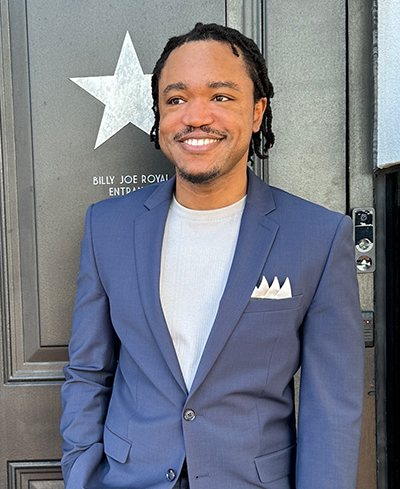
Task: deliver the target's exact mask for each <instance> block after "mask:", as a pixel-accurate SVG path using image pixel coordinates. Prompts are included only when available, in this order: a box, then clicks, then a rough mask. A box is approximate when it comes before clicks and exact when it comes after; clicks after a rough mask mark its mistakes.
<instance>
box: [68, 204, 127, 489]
mask: <svg viewBox="0 0 400 489" xmlns="http://www.w3.org/2000/svg"><path fill="white" fill-rule="evenodd" d="M92 208H93V206H91V207H90V208H89V209H88V211H87V214H86V224H85V234H84V237H83V240H82V245H81V258H80V268H79V276H78V280H77V284H78V291H77V295H76V301H75V308H74V314H73V326H72V336H71V340H70V344H69V365H68V366H66V367H65V368H64V374H65V378H66V381H65V383H64V384H63V386H62V389H61V402H62V408H63V414H62V418H61V427H60V428H61V434H62V437H63V458H62V469H63V475H64V480H65V482H66V487H69V486H68V479H69V476H70V471H71V468H72V466H73V464H74V463H75V462H76V461H77V460H78V459H79V457H81V456H82V455H83V454H84V456H83V458H85V459H86V461H87V463H88V464H89V466H88V470H89V469H91V468H92V469H93V470H94V469H95V468H96V465H98V463H99V462H100V460H101V457H102V455H103V452H102V450H101V447H100V446H99V444H100V445H101V444H102V442H103V429H104V421H105V417H106V413H107V409H108V404H109V400H110V396H111V389H112V383H113V378H114V372H115V368H116V363H117V352H118V349H119V343H118V339H117V337H116V335H115V332H114V329H113V327H112V324H111V319H110V311H109V303H108V297H107V294H106V292H105V290H104V288H103V286H102V283H101V280H100V277H99V274H98V271H97V267H96V260H95V256H94V250H93V243H92V231H91V227H92V222H91V221H92ZM94 445H96V446H95V447H94ZM89 452H91V454H92V455H95V454H96V455H95V456H89ZM90 464H92V467H90ZM74 489H76V487H75V488H74Z"/></svg>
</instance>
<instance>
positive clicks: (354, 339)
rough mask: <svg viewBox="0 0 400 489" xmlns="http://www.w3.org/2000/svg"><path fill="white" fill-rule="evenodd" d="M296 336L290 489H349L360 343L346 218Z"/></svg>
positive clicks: (356, 436) (358, 412) (359, 397)
mask: <svg viewBox="0 0 400 489" xmlns="http://www.w3.org/2000/svg"><path fill="white" fill-rule="evenodd" d="M301 334H302V351H301V355H302V367H301V381H300V394H299V416H298V445H297V462H296V489H338V488H340V489H354V488H355V486H356V478H357V465H358V455H359V444H360V434H361V417H362V403H363V382H364V376H363V368H364V337H363V326H362V319H361V314H360V306H359V296H358V284H357V277H356V270H355V263H354V244H353V240H352V224H351V220H350V218H349V217H347V216H344V217H343V218H342V220H341V221H340V223H339V225H338V228H337V230H336V234H335V236H334V239H333V241H332V244H331V248H330V251H329V254H328V257H327V261H326V264H325V268H324V270H323V273H322V275H321V278H320V282H319V285H318V288H317V290H316V293H315V295H314V298H313V300H312V302H311V305H310V307H309V310H308V312H307V314H306V317H305V320H304V322H303V326H302V333H301Z"/></svg>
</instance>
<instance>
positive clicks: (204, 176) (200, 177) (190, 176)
mask: <svg viewBox="0 0 400 489" xmlns="http://www.w3.org/2000/svg"><path fill="white" fill-rule="evenodd" d="M178 173H179V176H180V177H182V178H183V179H184V180H186V181H187V182H190V183H195V184H200V183H207V182H211V181H212V180H215V179H216V178H217V177H218V175H219V173H220V172H219V169H216V168H215V169H214V170H210V171H207V172H198V173H191V172H187V171H186V170H183V169H181V168H178Z"/></svg>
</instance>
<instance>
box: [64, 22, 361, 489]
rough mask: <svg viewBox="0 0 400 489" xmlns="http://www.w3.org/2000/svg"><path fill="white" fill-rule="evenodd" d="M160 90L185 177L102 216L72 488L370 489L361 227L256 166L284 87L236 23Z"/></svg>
mask: <svg viewBox="0 0 400 489" xmlns="http://www.w3.org/2000/svg"><path fill="white" fill-rule="evenodd" d="M152 90H153V101H154V105H153V110H154V114H155V124H154V127H153V129H152V133H151V138H152V140H153V141H154V143H155V144H156V147H158V148H161V150H162V151H163V153H164V154H165V155H166V156H167V157H168V158H169V159H170V160H171V162H172V163H173V164H174V165H175V168H176V175H175V177H174V178H173V179H171V180H170V181H168V182H163V183H160V184H157V185H154V186H149V187H146V188H144V189H142V190H140V191H136V192H135V193H131V194H128V195H126V196H124V197H121V198H115V199H110V200H107V201H103V202H100V203H98V204H95V205H93V206H91V207H90V208H89V210H88V213H87V219H86V231H85V236H84V238H83V241H82V253H81V262H80V273H79V277H78V292H77V298H76V304H75V309H74V324H73V332H72V338H71V342H70V364H69V365H68V366H67V367H66V368H65V376H66V382H65V384H64V386H63V388H62V401H63V410H64V411H63V417H62V421H61V432H62V435H63V439H64V442H63V449H64V457H63V461H62V466H63V473H64V479H65V484H66V488H67V489H83V488H85V489H90V488H92V489H100V488H109V489H122V488H125V489H128V488H129V489H152V488H154V489H162V488H165V489H167V488H171V489H172V488H176V489H184V488H188V487H189V486H190V488H191V489H195V488H199V489H247V488H249V489H250V488H256V487H257V488H267V489H295V488H296V489H354V488H355V481H356V474H357V462H358V450H359V439H360V425H361V410H362V386H363V373H362V370H363V330H362V322H361V317H360V310H359V303H358V292H357V281H356V274H355V266H354V252H353V243H352V239H351V234H352V226H351V221H350V219H349V218H348V217H346V216H342V215H340V214H337V213H333V212H330V211H328V210H326V209H324V208H322V207H319V206H317V205H314V204H311V203H309V202H306V201H304V200H301V199H299V198H297V197H294V196H292V195H290V194H287V193H285V192H283V191H281V190H278V189H276V188H272V187H269V186H268V185H266V184H265V183H264V182H262V181H261V180H259V179H258V178H257V177H256V176H255V175H254V174H253V173H252V172H251V171H250V170H249V169H248V167H247V163H248V160H249V158H250V157H251V156H253V155H254V154H256V155H257V156H259V157H261V158H263V157H265V156H266V152H267V150H268V149H269V148H270V147H271V146H272V144H273V139H274V138H273V134H272V132H271V108H270V99H271V97H272V95H273V90H272V85H271V83H270V81H269V79H268V75H267V70H266V67H265V62H264V60H263V58H262V56H261V54H260V52H259V50H258V48H257V46H256V45H255V44H254V42H253V41H251V40H250V39H248V38H246V37H244V36H243V35H242V34H240V33H239V32H238V31H235V30H233V29H229V28H226V27H223V26H218V25H215V24H208V25H203V24H197V25H196V26H195V28H194V29H193V30H192V31H190V32H189V33H187V34H184V35H182V36H179V37H174V38H171V39H170V40H169V41H168V43H167V45H166V47H165V49H164V51H163V53H162V55H161V57H160V59H159V60H158V62H157V64H156V67H155V69H154V74H153V79H152ZM300 366H301V368H302V370H301V372H302V373H301V383H300V392H299V412H298V421H297V424H296V422H295V406H294V382H293V376H294V374H295V373H296V371H297V370H298V369H299V368H300Z"/></svg>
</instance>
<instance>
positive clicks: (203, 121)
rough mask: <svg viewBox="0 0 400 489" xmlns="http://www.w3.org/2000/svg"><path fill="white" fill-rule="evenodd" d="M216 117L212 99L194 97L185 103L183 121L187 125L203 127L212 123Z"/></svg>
mask: <svg viewBox="0 0 400 489" xmlns="http://www.w3.org/2000/svg"><path fill="white" fill-rule="evenodd" d="M213 121H214V117H213V114H212V108H211V107H210V101H209V100H204V99H192V100H190V101H189V102H187V103H186V104H185V112H184V114H183V117H182V122H183V124H185V125H186V126H192V127H201V126H208V125H210V124H212V122H213Z"/></svg>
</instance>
